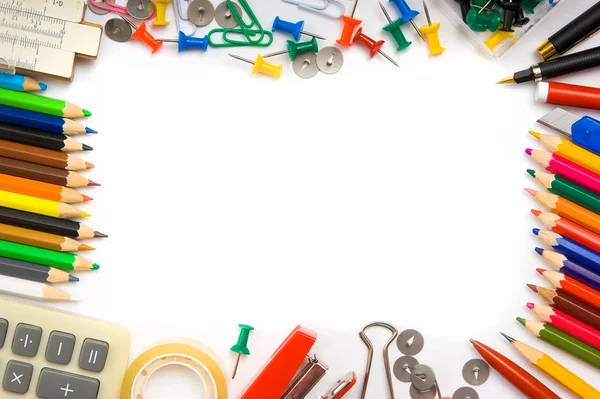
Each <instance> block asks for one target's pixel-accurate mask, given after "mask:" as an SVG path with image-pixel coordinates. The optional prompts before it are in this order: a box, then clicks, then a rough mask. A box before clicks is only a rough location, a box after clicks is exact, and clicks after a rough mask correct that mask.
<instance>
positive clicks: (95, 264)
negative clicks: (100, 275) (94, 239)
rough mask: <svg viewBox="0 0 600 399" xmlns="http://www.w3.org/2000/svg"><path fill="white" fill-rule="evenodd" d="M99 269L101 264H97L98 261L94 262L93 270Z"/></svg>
mask: <svg viewBox="0 0 600 399" xmlns="http://www.w3.org/2000/svg"><path fill="white" fill-rule="evenodd" d="M98 269H100V265H99V264H97V263H94V264H93V265H92V270H98Z"/></svg>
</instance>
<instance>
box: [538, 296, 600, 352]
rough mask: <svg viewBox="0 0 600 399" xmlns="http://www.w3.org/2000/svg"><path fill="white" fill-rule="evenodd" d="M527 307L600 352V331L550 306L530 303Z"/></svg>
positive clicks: (552, 324)
mask: <svg viewBox="0 0 600 399" xmlns="http://www.w3.org/2000/svg"><path fill="white" fill-rule="evenodd" d="M527 307H528V308H529V309H531V310H532V311H533V313H535V314H536V315H537V316H538V317H539V318H540V319H542V320H544V321H545V322H546V323H548V324H550V325H551V326H552V327H555V328H557V329H559V330H561V331H562V332H564V333H565V334H568V335H570V336H572V337H574V338H577V339H578V340H580V341H581V342H584V343H586V344H588V345H589V346H592V347H594V348H596V349H599V350H600V331H598V330H596V329H595V328H592V327H590V326H588V325H587V324H584V323H582V322H580V321H579V320H577V319H575V318H573V317H571V316H569V315H568V314H566V313H564V312H561V311H560V310H558V309H553V308H551V307H550V306H545V305H536V304H534V303H531V302H529V303H528V304H527Z"/></svg>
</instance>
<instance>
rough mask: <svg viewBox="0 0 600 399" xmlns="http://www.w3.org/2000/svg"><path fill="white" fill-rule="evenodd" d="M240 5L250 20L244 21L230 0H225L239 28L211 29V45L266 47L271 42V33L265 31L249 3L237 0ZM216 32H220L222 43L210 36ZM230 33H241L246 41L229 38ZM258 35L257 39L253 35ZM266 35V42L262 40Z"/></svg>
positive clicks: (209, 38) (209, 34) (209, 37)
mask: <svg viewBox="0 0 600 399" xmlns="http://www.w3.org/2000/svg"><path fill="white" fill-rule="evenodd" d="M239 3H240V6H241V7H242V8H243V10H244V12H245V13H246V14H247V15H248V17H249V18H250V22H249V23H246V22H245V21H244V19H243V18H242V16H241V15H240V13H239V12H238V11H237V9H236V8H235V7H234V5H233V3H232V2H231V0H227V6H228V7H229V11H230V12H231V15H233V17H234V18H235V20H236V22H237V23H238V25H239V26H240V27H239V28H217V29H213V30H211V31H210V32H209V33H208V42H209V44H210V45H211V46H213V47H233V46H258V47H267V46H269V45H271V43H273V34H272V33H271V32H269V31H265V30H264V29H263V27H262V26H261V24H260V22H259V20H258V18H256V15H255V14H254V11H252V8H250V5H249V4H248V2H247V1H246V0H239ZM217 33H222V35H221V37H222V39H223V42H222V43H216V42H215V41H214V40H212V36H213V35H214V34H217ZM231 34H241V35H243V36H244V37H245V38H246V41H241V40H235V39H230V38H229V37H228V35H231ZM255 36H258V39H255V38H254V37H255ZM265 36H267V37H268V40H267V41H266V42H264V41H263V39H264V37H265Z"/></svg>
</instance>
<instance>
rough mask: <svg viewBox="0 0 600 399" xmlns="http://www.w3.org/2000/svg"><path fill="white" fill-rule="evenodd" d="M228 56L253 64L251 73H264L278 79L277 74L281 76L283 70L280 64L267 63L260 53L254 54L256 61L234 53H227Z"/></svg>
mask: <svg viewBox="0 0 600 399" xmlns="http://www.w3.org/2000/svg"><path fill="white" fill-rule="evenodd" d="M229 56H230V57H233V58H235V59H237V60H240V61H244V62H247V63H248V64H252V65H254V68H252V73H264V74H265V75H269V76H272V77H274V78H275V79H279V76H281V71H282V70H283V66H282V65H273V64H269V63H268V62H267V61H265V60H264V59H263V57H262V56H261V55H260V54H259V55H257V56H256V61H251V60H249V59H247V58H244V57H240V56H239V55H235V54H229Z"/></svg>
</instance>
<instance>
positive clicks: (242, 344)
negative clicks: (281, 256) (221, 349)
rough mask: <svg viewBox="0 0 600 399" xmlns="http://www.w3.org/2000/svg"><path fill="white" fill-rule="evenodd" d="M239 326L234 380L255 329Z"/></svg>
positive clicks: (232, 377) (233, 350)
mask: <svg viewBox="0 0 600 399" xmlns="http://www.w3.org/2000/svg"><path fill="white" fill-rule="evenodd" d="M263 58H264V57H263ZM238 327H239V328H241V329H242V330H241V331H240V336H239V337H238V341H237V344H235V345H233V346H232V347H231V349H229V350H230V351H232V352H235V353H237V354H238V357H237V360H236V362H235V367H234V368H233V374H232V375H231V379H232V380H233V379H234V378H235V375H236V374H237V369H238V365H239V364H240V357H242V355H246V356H248V355H250V349H248V337H249V336H250V331H252V330H254V327H252V326H249V325H247V324H238Z"/></svg>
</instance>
